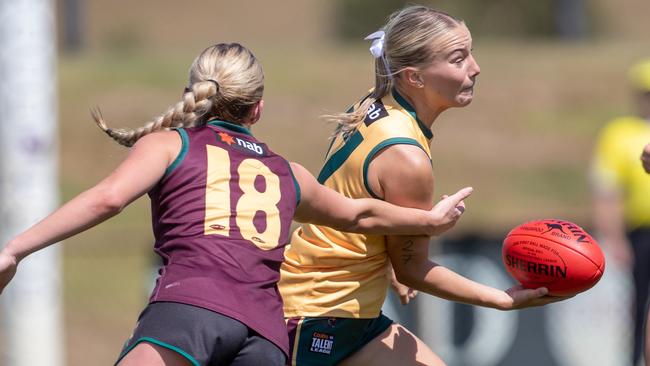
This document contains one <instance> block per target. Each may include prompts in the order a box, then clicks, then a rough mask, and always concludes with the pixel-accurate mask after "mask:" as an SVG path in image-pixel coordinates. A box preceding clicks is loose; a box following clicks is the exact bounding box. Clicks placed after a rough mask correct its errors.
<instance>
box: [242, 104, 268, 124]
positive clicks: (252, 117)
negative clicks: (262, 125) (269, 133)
mask: <svg viewBox="0 0 650 366" xmlns="http://www.w3.org/2000/svg"><path fill="white" fill-rule="evenodd" d="M262 109H264V99H260V101H259V102H257V103H255V104H253V107H252V108H251V111H250V112H249V115H248V118H246V122H247V123H248V124H250V125H252V124H254V123H255V122H257V121H259V120H260V117H262Z"/></svg>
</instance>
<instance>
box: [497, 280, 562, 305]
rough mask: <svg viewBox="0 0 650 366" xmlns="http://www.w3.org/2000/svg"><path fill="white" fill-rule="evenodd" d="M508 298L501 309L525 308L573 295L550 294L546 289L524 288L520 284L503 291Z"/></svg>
mask: <svg viewBox="0 0 650 366" xmlns="http://www.w3.org/2000/svg"><path fill="white" fill-rule="evenodd" d="M505 293H506V294H507V295H508V297H509V298H510V299H509V300H508V301H507V302H506V304H504V305H503V307H502V308H501V310H516V309H525V308H530V307H536V306H544V305H547V304H551V303H554V302H558V301H563V300H566V299H570V298H572V297H573V296H550V295H548V289H547V288H545V287H540V288H536V289H526V288H524V287H523V286H522V285H517V286H515V287H511V288H509V289H507V290H506V291H505Z"/></svg>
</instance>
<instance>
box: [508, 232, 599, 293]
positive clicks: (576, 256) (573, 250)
mask: <svg viewBox="0 0 650 366" xmlns="http://www.w3.org/2000/svg"><path fill="white" fill-rule="evenodd" d="M501 255H502V258H503V263H504V264H505V267H506V270H507V271H508V272H509V273H510V275H511V276H512V277H514V278H515V279H516V280H517V281H519V282H520V283H521V284H522V285H523V286H524V287H526V288H538V287H546V288H548V290H549V295H552V296H571V295H575V294H577V293H579V292H582V291H585V290H588V289H589V288H591V287H592V286H594V285H595V284H596V282H598V280H600V278H601V277H602V276H603V273H604V271H605V256H604V255H603V252H602V250H601V249H600V247H599V246H598V243H596V241H595V240H594V239H593V238H592V237H591V235H589V234H587V232H586V231H584V230H583V229H582V228H581V227H580V226H578V225H576V224H574V223H572V222H569V221H563V220H537V221H531V222H527V223H525V224H521V225H519V226H517V227H516V228H514V229H512V230H511V231H510V232H509V233H508V235H507V236H506V238H505V240H504V241H503V250H502V253H501Z"/></svg>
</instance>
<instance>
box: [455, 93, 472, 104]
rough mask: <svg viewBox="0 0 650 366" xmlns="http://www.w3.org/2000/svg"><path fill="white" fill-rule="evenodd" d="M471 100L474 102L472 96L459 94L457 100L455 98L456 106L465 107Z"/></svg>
mask: <svg viewBox="0 0 650 366" xmlns="http://www.w3.org/2000/svg"><path fill="white" fill-rule="evenodd" d="M472 100H474V95H473V94H461V95H459V96H458V98H456V106H457V107H465V106H466V105H469V104H470V103H472Z"/></svg>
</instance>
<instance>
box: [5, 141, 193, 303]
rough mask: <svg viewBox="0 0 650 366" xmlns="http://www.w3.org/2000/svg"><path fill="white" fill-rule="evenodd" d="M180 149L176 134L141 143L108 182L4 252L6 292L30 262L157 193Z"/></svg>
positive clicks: (11, 243)
mask: <svg viewBox="0 0 650 366" xmlns="http://www.w3.org/2000/svg"><path fill="white" fill-rule="evenodd" d="M180 147H181V140H180V137H179V136H178V134H177V133H176V132H162V133H155V134H151V135H147V136H145V137H143V138H141V139H140V140H139V141H138V142H137V143H136V144H135V145H134V147H133V148H132V149H131V151H130V153H129V155H128V157H127V158H126V159H125V160H124V161H123V162H122V163H121V164H120V165H119V166H118V167H117V169H115V171H113V172H112V173H111V174H110V175H109V176H108V177H107V178H105V179H104V180H102V181H101V182H99V183H98V184H97V185H96V186H94V187H92V188H90V189H89V190H87V191H85V192H83V193H81V194H79V195H78V196H76V197H74V198H73V199H72V200H70V201H69V202H67V203H66V204H64V205H63V206H61V207H60V208H59V209H57V210H56V211H54V212H53V213H52V214H50V215H49V216H47V217H46V218H44V219H43V220H41V221H40V222H38V223H36V224H35V225H34V226H32V227H30V228H29V229H27V230H26V231H24V232H23V233H21V234H19V235H18V236H16V237H15V238H13V239H12V240H11V241H9V242H8V243H7V244H6V245H5V247H4V248H3V249H2V251H1V252H0V293H1V292H2V290H3V289H4V288H5V286H6V285H7V284H8V283H9V281H10V280H11V278H13V276H14V274H15V272H16V266H17V265H18V263H19V262H20V261H21V260H22V259H23V258H24V257H26V256H27V255H29V254H31V253H33V252H35V251H37V250H39V249H42V248H45V247H47V246H48V245H51V244H53V243H56V242H58V241H61V240H64V239H66V238H68V237H71V236H73V235H75V234H77V233H80V232H82V231H84V230H86V229H88V228H91V227H93V226H95V225H97V224H99V223H100V222H102V221H104V220H106V219H108V218H110V217H112V216H114V215H116V214H117V213H119V212H120V211H121V210H122V209H123V208H124V207H125V206H126V205H128V204H129V203H131V202H132V201H134V200H135V199H137V198H138V197H140V196H142V195H143V194H144V193H146V192H147V191H148V190H149V189H151V187H153V186H154V184H156V182H158V180H160V178H161V177H162V176H163V175H164V173H165V170H166V169H167V166H168V165H169V163H170V162H171V160H173V158H175V156H176V154H175V153H173V151H174V150H175V151H176V153H177V152H178V151H180Z"/></svg>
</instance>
